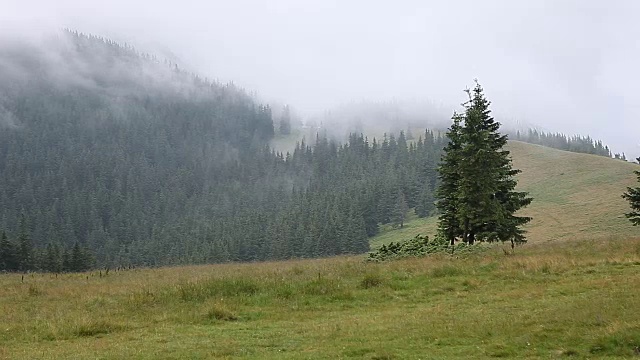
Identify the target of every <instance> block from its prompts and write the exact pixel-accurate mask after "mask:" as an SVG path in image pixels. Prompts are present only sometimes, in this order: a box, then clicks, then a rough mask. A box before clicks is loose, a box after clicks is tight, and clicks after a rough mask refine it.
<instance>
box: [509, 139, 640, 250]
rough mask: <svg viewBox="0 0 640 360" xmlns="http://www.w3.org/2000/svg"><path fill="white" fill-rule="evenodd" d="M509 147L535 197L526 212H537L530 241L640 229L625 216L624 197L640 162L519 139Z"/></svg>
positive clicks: (527, 188)
mask: <svg viewBox="0 0 640 360" xmlns="http://www.w3.org/2000/svg"><path fill="white" fill-rule="evenodd" d="M509 150H511V152H512V154H513V162H514V165H515V167H516V168H517V169H520V170H522V174H520V176H519V186H520V187H521V189H523V190H525V191H528V192H530V193H531V195H532V196H533V197H534V199H535V200H534V203H533V204H532V205H531V206H530V207H529V208H527V209H526V210H524V211H523V214H526V215H529V216H532V217H533V221H532V222H531V223H530V224H529V225H528V227H527V230H528V231H529V238H530V240H531V241H547V240H564V239H569V238H602V237H612V236H616V237H617V236H630V235H634V234H638V229H637V228H634V227H633V226H632V225H631V223H630V222H629V221H627V219H626V218H625V217H624V215H623V214H624V213H625V212H628V210H629V205H628V203H627V202H626V201H625V200H624V199H622V198H621V195H622V193H623V192H624V191H625V190H626V188H627V186H631V185H633V184H634V183H635V177H634V175H633V171H634V170H637V168H638V165H635V164H632V163H627V162H623V161H620V160H615V159H609V158H605V157H602V156H595V155H588V154H576V153H571V152H567V151H560V150H555V149H550V148H546V147H543V146H538V145H530V144H525V143H521V142H517V141H514V142H511V143H510V144H509Z"/></svg>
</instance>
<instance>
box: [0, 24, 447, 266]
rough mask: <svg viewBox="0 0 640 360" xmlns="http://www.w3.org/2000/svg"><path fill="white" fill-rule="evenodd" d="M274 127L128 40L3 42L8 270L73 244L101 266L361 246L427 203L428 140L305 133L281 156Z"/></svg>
mask: <svg viewBox="0 0 640 360" xmlns="http://www.w3.org/2000/svg"><path fill="white" fill-rule="evenodd" d="M273 134H274V125H273V120H272V117H271V110H270V108H269V107H268V106H264V105H260V104H258V103H256V101H255V100H254V99H253V98H252V97H250V96H248V95H247V94H246V93H245V92H244V91H243V90H242V89H238V88H236V87H235V86H233V85H222V84H219V83H216V82H210V81H207V80H202V79H200V78H198V77H196V76H194V75H192V74H189V73H187V72H184V71H181V70H179V69H178V68H177V66H175V65H173V64H170V63H167V62H165V61H159V60H157V59H155V58H154V57H152V56H148V55H144V54H139V53H137V52H136V51H135V50H134V49H132V48H130V47H128V46H122V45H119V44H116V43H113V42H110V41H107V40H103V39H99V38H95V37H90V36H85V35H81V34H77V33H72V32H63V33H61V34H59V35H57V36H55V37H54V39H52V40H51V41H48V42H47V43H46V44H33V45H28V43H22V42H21V43H15V44H3V46H2V48H1V49H0V229H4V230H6V231H7V234H8V238H9V242H8V244H12V245H11V246H9V247H8V248H7V247H0V253H1V254H0V255H1V256H3V257H4V258H5V259H10V260H11V261H9V263H10V264H14V265H13V267H14V268H6V269H7V270H38V269H40V270H48V271H60V270H64V269H65V264H64V263H65V261H64V260H65V258H69V257H70V256H72V253H73V249H76V248H80V249H86V251H87V252H88V253H90V254H92V256H93V258H94V259H93V265H97V266H120V265H125V266H126V265H130V264H133V265H163V264H177V263H203V262H225V261H252V260H265V259H283V258H290V257H314V256H329V255H335V254H344V253H359V252H364V251H367V250H368V239H367V237H368V236H371V235H374V234H375V233H376V232H377V227H378V224H380V223H388V222H395V223H397V224H398V226H401V225H402V222H403V220H404V216H405V214H406V211H407V209H409V208H414V207H415V208H416V211H417V212H419V213H420V215H422V216H424V215H426V214H428V213H429V212H430V211H431V210H432V203H433V199H432V195H431V192H432V190H433V187H434V185H435V180H436V162H437V160H438V159H439V157H440V151H441V149H442V147H443V145H444V142H445V140H444V139H443V138H442V137H440V136H434V135H433V133H431V132H426V133H425V134H423V136H422V137H421V139H420V140H419V141H417V142H413V143H411V144H407V141H406V139H405V136H404V134H400V135H399V136H397V137H394V136H392V135H389V136H388V137H385V138H384V139H382V140H374V139H371V140H368V139H366V138H363V137H362V136H357V135H353V136H351V138H350V140H349V142H348V143H347V144H344V145H340V144H337V143H335V142H333V141H330V140H328V139H326V138H324V137H317V138H316V139H312V141H311V144H305V143H301V144H299V145H298V146H297V147H296V149H295V151H293V152H292V153H290V154H289V153H287V154H282V153H278V152H275V151H273V150H272V149H270V148H269V146H268V143H269V140H271V139H272V137H273ZM311 145H313V146H311ZM21 219H24V220H23V223H24V224H23V226H20V223H21ZM0 231H1V230H0ZM18 239H20V244H18ZM5 243H6V242H5ZM2 249H5V250H2ZM7 249H8V250H7ZM65 254H66V256H65ZM20 257H21V258H20ZM18 258H20V259H18ZM46 259H49V260H46ZM67 260H68V259H67ZM0 263H2V261H0ZM5 263H6V261H5ZM45 264H46V265H45Z"/></svg>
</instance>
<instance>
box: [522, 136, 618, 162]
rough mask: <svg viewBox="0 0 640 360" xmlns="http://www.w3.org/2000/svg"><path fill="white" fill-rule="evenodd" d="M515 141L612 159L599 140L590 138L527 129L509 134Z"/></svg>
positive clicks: (606, 148) (608, 150)
mask: <svg viewBox="0 0 640 360" xmlns="http://www.w3.org/2000/svg"><path fill="white" fill-rule="evenodd" d="M511 135H512V136H513V137H514V139H515V140H518V141H523V142H526V143H529V144H536V145H542V146H546V147H550V148H554V149H559V150H565V151H571V152H576V153H584V154H593V155H599V156H606V157H612V156H613V155H612V153H611V149H609V146H607V145H604V144H603V143H602V141H601V140H597V141H596V140H594V139H592V138H591V137H590V136H578V135H576V136H567V135H565V134H561V133H547V132H544V131H538V130H536V129H529V130H528V131H527V132H521V131H519V130H518V131H516V132H515V133H514V134H511ZM622 156H624V154H622V155H621V154H616V158H621V157H622Z"/></svg>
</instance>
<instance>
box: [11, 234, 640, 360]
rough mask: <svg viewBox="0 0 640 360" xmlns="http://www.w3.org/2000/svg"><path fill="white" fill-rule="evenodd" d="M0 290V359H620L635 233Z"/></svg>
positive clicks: (17, 284)
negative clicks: (476, 250)
mask: <svg viewBox="0 0 640 360" xmlns="http://www.w3.org/2000/svg"><path fill="white" fill-rule="evenodd" d="M87 276H88V279H87ZM34 287H36V288H37V289H38V294H37V295H34V294H33V292H32V291H31V290H30V289H32V288H34ZM0 288H1V289H2V291H1V292H0V310H1V311H0V324H1V328H0V358H22V359H59V358H69V359H87V358H101V359H122V358H137V359H158V358H160V359H175V358H193V359H200V358H239V359H243V358H244V359H254V358H274V359H300V358H305V359H307V358H308V359H335V358H356V359H359V358H364V359H376V358H377V359H380V358H391V359H418V358H434V359H436V358H437V359H446V358H495V357H527V358H556V357H561V356H565V355H566V356H574V357H576V358H588V357H611V358H616V357H617V358H628V357H631V356H634V354H635V352H636V347H638V346H640V312H638V311H637V309H639V308H640V290H639V289H640V238H636V239H626V240H624V241H622V240H621V241H613V240H591V241H589V240H585V241H563V242H555V243H551V244H542V243H540V244H529V245H526V246H524V247H521V248H518V249H517V250H516V252H515V253H514V254H510V253H508V254H505V252H504V251H503V250H502V247H501V246H494V247H490V248H489V249H488V250H487V251H485V252H483V253H481V254H472V255H470V256H468V257H465V258H455V257H454V258H452V257H447V256H434V257H429V258H425V259H405V260H400V261H393V262H389V263H382V264H377V263H368V262H364V261H363V260H362V258H361V257H341V258H333V259H321V260H306V261H289V262H278V263H261V264H230V265H211V266H191V267H179V268H162V269H145V270H134V271H125V272H112V273H110V274H109V276H106V277H104V276H103V277H102V278H101V277H99V276H96V275H95V274H94V273H89V274H78V275H63V276H58V277H57V278H56V277H55V276H52V275H49V274H35V275H29V276H27V277H26V278H25V282H24V283H22V282H21V278H20V275H2V276H0Z"/></svg>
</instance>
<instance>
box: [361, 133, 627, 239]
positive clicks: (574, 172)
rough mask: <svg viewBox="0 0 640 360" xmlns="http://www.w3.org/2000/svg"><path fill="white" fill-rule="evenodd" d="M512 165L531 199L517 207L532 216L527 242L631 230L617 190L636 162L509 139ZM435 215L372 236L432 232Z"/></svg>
mask: <svg viewBox="0 0 640 360" xmlns="http://www.w3.org/2000/svg"><path fill="white" fill-rule="evenodd" d="M508 150H510V151H511V155H512V157H513V163H514V167H515V168H516V169H520V170H522V173H521V174H520V175H519V176H518V180H519V183H518V186H519V189H521V190H523V191H528V192H529V193H530V194H531V196H532V197H533V198H534V201H533V203H532V204H531V205H530V206H529V207H528V208H526V209H524V210H523V211H522V214H523V215H527V216H531V217H533V220H532V221H531V223H530V224H528V225H527V226H526V227H525V228H526V229H527V231H528V235H527V237H528V240H529V242H543V241H553V240H569V239H591V238H609V237H627V236H636V235H637V234H638V233H639V232H640V231H639V230H640V229H637V228H634V227H633V226H632V225H631V223H630V222H629V221H627V219H626V218H625V217H624V213H625V212H627V211H628V210H629V206H628V203H627V202H626V201H625V200H624V199H622V198H621V195H622V193H623V192H624V191H626V188H627V187H628V186H632V185H634V184H635V181H636V179H635V176H634V175H633V171H634V170H636V169H637V168H638V165H636V164H633V163H628V162H623V161H620V160H615V159H609V158H606V157H602V156H597V155H589V154H579V153H573V152H568V151H562V150H556V149H552V148H548V147H544V146H539V145H532V144H527V143H523V142H519V141H511V142H510V143H509V145H508ZM436 226H437V222H436V221H435V219H434V218H429V219H414V220H412V221H410V222H408V223H407V225H406V226H405V228H403V229H390V228H389V229H386V231H382V232H381V233H380V234H379V235H378V236H376V237H375V238H373V239H372V241H371V246H372V247H373V248H376V247H378V246H380V245H381V244H386V243H389V242H391V241H400V240H403V239H408V238H411V237H413V236H415V235H417V234H429V235H432V234H434V233H435V230H436Z"/></svg>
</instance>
